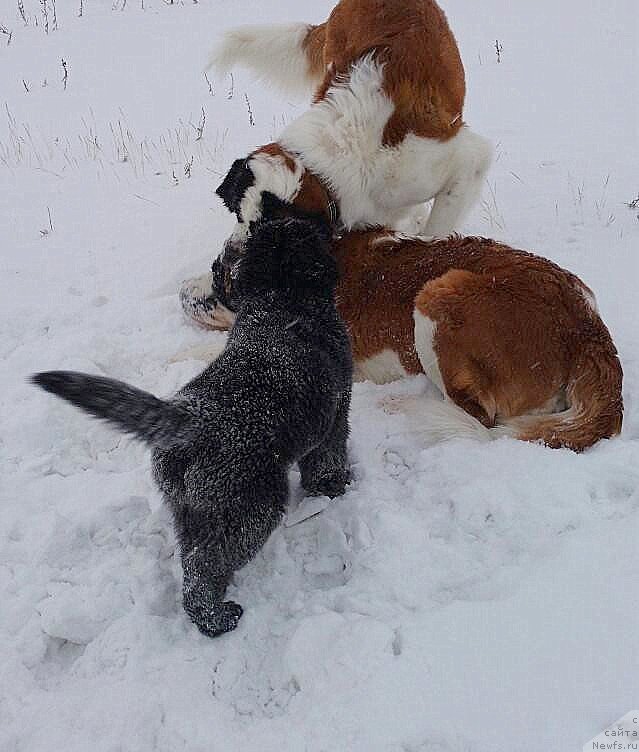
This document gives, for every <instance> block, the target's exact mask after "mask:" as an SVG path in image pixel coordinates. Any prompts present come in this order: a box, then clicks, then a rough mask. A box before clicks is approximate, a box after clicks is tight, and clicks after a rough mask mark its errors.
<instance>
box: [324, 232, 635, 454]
mask: <svg viewBox="0 0 639 752" xmlns="http://www.w3.org/2000/svg"><path fill="white" fill-rule="evenodd" d="M334 253H335V256H336V259H337V261H338V266H339V271H340V284H339V287H338V299H337V302H338V307H339V310H340V314H341V315H342V317H343V318H344V319H345V321H346V322H347V323H348V325H349V329H350V332H351V337H352V341H353V355H354V359H355V362H357V361H359V360H365V359H368V358H370V357H372V356H373V355H375V354H377V353H379V352H381V351H382V350H385V349H390V350H392V351H394V352H395V353H396V354H397V355H398V357H399V359H400V362H401V363H402V365H403V366H404V367H405V368H406V370H407V371H408V372H409V373H418V372H419V371H421V370H422V369H421V364H420V362H419V359H418V358H417V353H416V351H415V343H414V323H413V311H414V309H415V308H417V310H418V311H419V312H420V313H421V314H423V315H424V316H427V317H428V318H429V319H431V320H432V321H433V322H434V323H435V325H436V328H435V334H434V343H433V344H434V349H435V353H436V354H437V357H438V364H439V369H440V372H441V374H442V379H443V381H444V386H445V388H446V391H447V393H448V395H449V396H450V398H451V399H452V400H453V401H454V402H456V403H457V404H458V405H459V406H460V407H462V408H463V409H465V410H466V411H467V412H469V413H470V414H471V415H473V416H474V417H476V418H477V419H478V420H480V421H481V422H482V423H483V424H484V425H487V426H493V425H495V422H496V421H497V422H500V421H502V422H503V421H506V422H508V421H509V420H511V421H514V422H513V425H514V426H515V427H516V429H517V436H518V437H519V438H522V439H526V440H542V441H543V442H544V443H546V444H547V445H548V446H553V447H554V446H568V447H570V448H571V449H575V450H577V451H579V450H582V449H584V448H586V447H588V446H591V445H592V444H593V443H595V442H596V441H598V440H599V439H601V438H605V437H610V436H613V435H615V434H617V433H619V431H620V430H621V422H622V413H623V402H622V396H621V386H622V371H621V365H620V364H619V360H618V358H617V351H616V349H615V347H614V344H613V342H612V339H611V337H610V334H609V332H608V330H607V328H606V326H605V325H604V323H603V322H602V320H601V319H600V317H599V316H598V314H597V313H596V312H595V311H594V310H593V309H592V307H591V306H590V304H589V303H588V300H587V299H586V298H585V297H584V295H583V292H582V291H583V288H584V287H585V285H583V283H582V282H581V280H579V279H578V278H577V277H575V275H573V274H571V273H570V272H567V271H565V270H564V269H561V268H560V267H558V266H557V265H556V264H553V263H552V262H550V261H548V260H546V259H543V258H540V257H538V256H534V255H532V254H530V253H526V252H524V251H517V250H514V249H512V248H509V247H508V246H505V245H501V244H499V243H496V242H494V241H492V240H486V239H483V238H460V237H452V238H449V239H447V240H439V241H433V242H424V241H420V240H401V241H399V242H397V240H395V241H394V240H393V239H392V235H391V236H389V234H388V233H387V232H379V231H378V232H353V233H349V234H347V235H345V236H344V238H342V240H340V241H338V242H337V243H336V244H335V246H334ZM586 289H588V288H586ZM564 390H565V394H566V396H567V398H568V402H569V404H570V405H571V406H572V407H571V409H570V410H569V411H567V412H565V413H557V414H556V415H555V416H552V415H550V416H548V415H538V416H533V415H532V413H534V412H535V411H540V410H542V409H543V408H544V406H545V405H546V404H548V403H549V402H552V401H553V400H554V399H555V398H556V397H557V395H558V394H560V393H562V392H563V391H564ZM520 416H526V418H525V419H522V422H521V423H517V419H518V418H519V417H520Z"/></svg>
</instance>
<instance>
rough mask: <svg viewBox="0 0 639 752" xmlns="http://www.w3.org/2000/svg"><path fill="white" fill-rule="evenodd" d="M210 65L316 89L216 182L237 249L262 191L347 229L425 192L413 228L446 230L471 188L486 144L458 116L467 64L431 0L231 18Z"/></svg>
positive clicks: (484, 165)
mask: <svg viewBox="0 0 639 752" xmlns="http://www.w3.org/2000/svg"><path fill="white" fill-rule="evenodd" d="M210 65H211V66H213V67H214V68H215V69H216V70H217V71H218V72H225V71H228V70H230V69H231V68H232V67H234V66H235V65H243V66H246V67H248V68H250V69H251V70H253V71H255V72H256V73H258V74H259V75H260V76H261V77H262V78H264V79H267V80H269V81H272V82H274V83H276V84H280V85H281V86H282V87H284V88H286V89H289V90H290V89H303V88H306V89H307V90H308V91H309V92H310V91H314V99H313V103H312V105H311V106H310V108H309V109H308V110H307V111H306V112H305V113H304V114H303V115H301V116H300V117H299V118H297V119H296V120H295V121H293V122H292V123H291V124H290V125H289V126H288V127H286V128H285V130H284V132H283V133H282V134H281V136H280V138H279V139H278V141H277V143H276V144H270V145H268V146H266V147H262V148H260V149H258V150H257V151H255V152H253V153H252V154H250V155H249V156H248V157H247V158H246V159H238V160H236V161H235V163H234V164H233V166H232V167H231V170H230V172H229V174H228V175H227V177H226V179H225V181H224V183H223V184H222V186H220V191H219V193H220V195H221V196H222V198H224V201H225V203H226V205H227V207H228V208H229V209H230V210H231V211H233V212H235V213H236V215H237V220H238V223H237V226H236V228H235V230H234V232H233V234H232V235H231V237H230V238H229V241H228V244H229V245H230V246H231V247H232V248H234V250H235V252H236V253H239V252H241V246H242V244H243V242H244V240H245V238H246V236H247V235H248V233H249V232H250V228H249V225H250V223H252V222H254V221H257V220H259V219H261V218H262V213H263V199H264V196H265V195H266V194H268V195H272V196H275V197H276V198H277V199H279V200H280V201H282V202H285V203H286V204H289V205H291V204H292V205H293V207H300V208H302V209H303V210H304V211H308V210H309V209H312V210H316V211H319V212H326V214H327V215H328V216H329V217H330V218H331V219H332V220H333V222H334V223H336V222H337V220H338V219H339V224H340V226H341V227H343V228H345V229H353V228H364V227H371V226H375V227H379V226H380V225H384V226H387V227H394V228H398V227H399V226H400V224H399V223H400V222H401V221H402V220H404V219H406V218H408V217H409V216H411V215H412V214H414V212H415V208H416V207H422V206H423V204H424V203H425V202H427V201H429V200H430V199H432V198H434V203H433V207H432V210H431V212H430V214H429V216H428V220H427V221H426V223H425V225H424V226H420V228H419V232H420V234H422V235H426V236H429V237H445V236H447V235H449V234H450V233H451V232H452V231H453V230H454V229H455V228H456V227H457V226H458V224H459V222H460V220H461V218H462V216H463V215H464V213H465V212H466V211H467V210H468V209H469V208H470V207H471V206H472V205H473V204H474V203H475V201H476V200H477V199H478V197H479V194H480V189H481V184H482V181H483V177H484V174H485V172H486V170H487V169H488V166H489V164H490V158H491V149H490V146H489V144H488V142H487V141H486V140H485V139H483V138H482V137H480V136H477V135H475V134H474V133H472V132H471V131H470V130H469V129H468V127H467V126H466V125H465V124H464V121H463V119H462V111H463V106H464V96H465V79H464V68H463V65H462V62H461V59H460V56H459V50H458V48H457V43H456V42H455V38H454V36H453V34H452V32H451V30H450V28H449V26H448V22H447V20H446V17H445V15H444V13H443V11H442V10H441V9H440V8H439V6H438V5H437V4H436V3H435V2H434V0H402V2H398V1H397V0H340V2H339V3H338V4H337V5H336V6H335V8H334V9H333V11H332V13H331V14H330V16H329V18H328V20H327V21H325V22H324V23H322V24H320V25H318V26H312V25H309V24H301V23H300V24H287V25H270V26H245V27H239V28H236V29H232V30H230V31H227V32H226V34H225V35H224V37H223V39H222V41H221V43H220V44H219V46H218V47H217V48H216V49H215V50H214V52H213V54H212V57H211V60H210ZM225 194H230V195H225ZM422 211H423V209H422Z"/></svg>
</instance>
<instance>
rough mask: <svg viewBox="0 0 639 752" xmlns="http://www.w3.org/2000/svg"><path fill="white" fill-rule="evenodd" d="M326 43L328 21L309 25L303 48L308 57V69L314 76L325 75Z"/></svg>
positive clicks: (320, 76)
mask: <svg viewBox="0 0 639 752" xmlns="http://www.w3.org/2000/svg"><path fill="white" fill-rule="evenodd" d="M325 44H326V23H323V24H319V26H309V29H308V33H307V34H306V36H305V37H304V41H303V42H302V49H303V50H304V52H305V53H306V57H307V59H308V71H309V73H310V75H311V76H313V77H314V78H322V77H323V75H324V71H325V68H324V45H325Z"/></svg>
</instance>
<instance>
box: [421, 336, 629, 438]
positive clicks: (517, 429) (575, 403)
mask: <svg viewBox="0 0 639 752" xmlns="http://www.w3.org/2000/svg"><path fill="white" fill-rule="evenodd" d="M622 379H623V374H622V370H621V364H620V363H619V358H618V357H617V351H616V349H615V346H614V345H613V343H612V340H611V339H610V335H609V334H608V331H607V329H606V328H605V326H604V325H603V324H601V327H600V332H599V336H597V337H595V339H593V341H591V342H589V343H587V344H585V345H584V347H583V350H582V352H581V354H580V355H579V357H578V358H577V359H576V360H575V363H574V365H573V367H572V373H571V375H570V377H569V379H568V383H567V384H566V388H565V389H566V397H567V400H568V403H569V406H568V407H567V408H566V409H565V410H561V411H559V412H556V413H549V414H528V415H519V416H517V417H514V418H505V419H503V420H499V421H498V423H497V425H496V426H495V427H494V428H487V427H486V426H484V425H483V424H482V423H480V422H479V421H478V420H477V419H476V418H474V417H473V416H472V415H469V414H468V413H467V412H465V410H462V408H461V407H458V406H457V405H456V404H455V403H454V402H452V401H451V400H448V399H447V400H443V401H439V400H435V399H423V400H416V399H415V398H413V399H412V400H411V402H410V410H409V411H407V413H408V415H409V422H410V423H411V426H413V430H415V431H416V432H419V433H420V434H422V435H423V436H424V437H425V438H426V439H427V440H428V441H429V442H431V441H441V440H443V439H450V438H455V437H457V438H470V439H475V440H479V441H490V440H492V439H497V438H500V437H502V436H511V437H513V438H516V439H520V440H522V441H538V442H542V443H543V444H545V445H546V446H549V447H552V448H559V447H567V448H568V449H572V450H573V451H575V452H581V451H583V450H584V449H587V448H588V447H590V446H592V445H593V444H596V443H597V442H598V441H599V440H600V439H609V438H611V437H612V436H616V435H617V434H618V433H619V432H620V431H621V424H622V419H623V398H622V393H621V387H622Z"/></svg>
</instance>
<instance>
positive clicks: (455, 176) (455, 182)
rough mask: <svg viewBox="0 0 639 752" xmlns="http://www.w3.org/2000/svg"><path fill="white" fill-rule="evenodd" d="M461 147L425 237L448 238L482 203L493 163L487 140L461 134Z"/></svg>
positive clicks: (438, 196)
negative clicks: (471, 211) (489, 169)
mask: <svg viewBox="0 0 639 752" xmlns="http://www.w3.org/2000/svg"><path fill="white" fill-rule="evenodd" d="M456 139H459V145H458V148H457V149H456V151H455V154H454V155H453V157H452V162H453V164H452V168H451V172H450V176H449V178H448V180H447V182H446V184H445V185H444V186H443V187H442V189H441V190H440V191H439V192H438V193H437V195H436V196H435V201H434V203H433V207H432V209H431V211H430V215H429V217H428V221H427V222H426V224H425V226H424V228H423V234H424V235H426V236H429V237H437V238H445V237H448V236H449V235H450V234H451V233H452V232H454V231H455V230H458V229H459V225H460V223H461V222H462V221H463V219H464V217H465V216H466V214H467V213H468V212H469V211H470V209H471V208H472V207H473V206H474V205H475V204H476V203H477V202H478V201H479V197H480V195H481V189H482V185H483V182H484V177H485V175H486V172H487V171H488V168H489V167H490V161H491V153H492V150H491V147H490V144H489V143H488V141H486V140H485V139H484V138H482V137H481V136H478V135H476V134H475V133H472V131H469V130H468V129H464V130H462V131H461V132H460V134H459V135H458V136H456Z"/></svg>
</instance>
